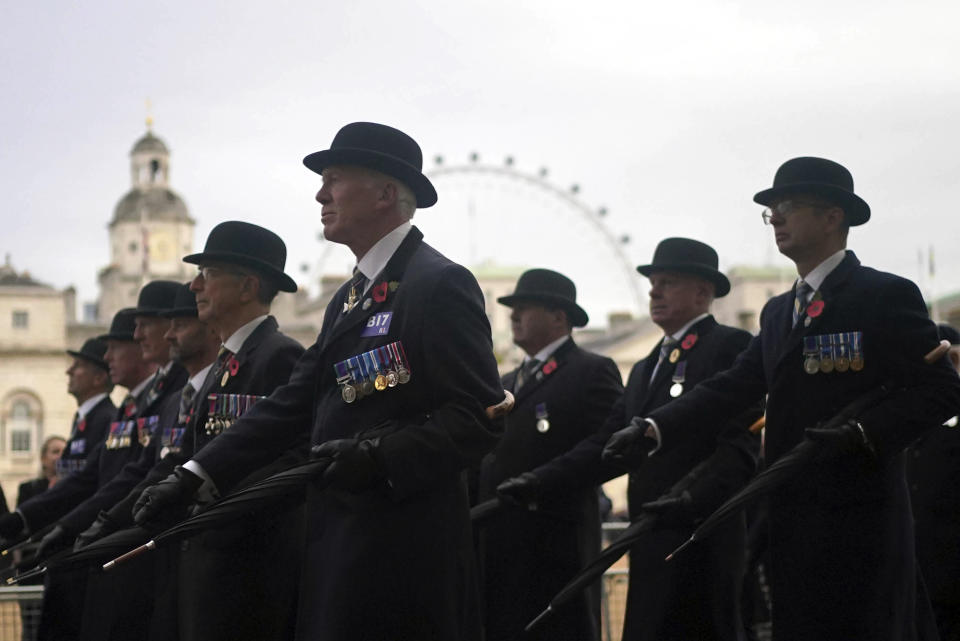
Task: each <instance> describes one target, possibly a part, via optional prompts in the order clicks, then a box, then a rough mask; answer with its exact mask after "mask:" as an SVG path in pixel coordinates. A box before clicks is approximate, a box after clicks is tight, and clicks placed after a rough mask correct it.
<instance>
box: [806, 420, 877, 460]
mask: <svg viewBox="0 0 960 641" xmlns="http://www.w3.org/2000/svg"><path fill="white" fill-rule="evenodd" d="M804 434H805V435H806V437H807V438H808V439H810V440H811V441H815V442H817V443H820V454H819V456H818V457H817V458H818V460H821V461H827V460H832V459H835V458H839V457H841V456H848V455H850V454H854V453H857V452H869V453H870V454H872V455H876V452H875V451H874V449H873V444H871V443H870V441H869V440H868V439H867V433H866V432H865V431H864V430H863V426H862V425H860V422H859V421H857V420H856V419H850V420H848V421H847V422H846V423H844V424H843V425H841V426H840V427H835V428H823V427H809V428H807V429H806V430H804Z"/></svg>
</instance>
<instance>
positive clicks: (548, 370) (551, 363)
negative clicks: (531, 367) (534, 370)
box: [540, 358, 557, 376]
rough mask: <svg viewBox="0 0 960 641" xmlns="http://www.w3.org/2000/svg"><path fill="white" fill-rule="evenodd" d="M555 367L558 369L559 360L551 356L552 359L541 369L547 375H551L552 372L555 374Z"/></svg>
mask: <svg viewBox="0 0 960 641" xmlns="http://www.w3.org/2000/svg"><path fill="white" fill-rule="evenodd" d="M555 369H557V361H556V359H554V358H551V359H550V360H548V361H547V363H546V365H544V366H543V369H541V370H540V371H541V372H543V374H544V375H545V376H549V375H550V374H553V371H554V370H555Z"/></svg>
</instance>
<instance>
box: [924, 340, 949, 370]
mask: <svg viewBox="0 0 960 641" xmlns="http://www.w3.org/2000/svg"><path fill="white" fill-rule="evenodd" d="M948 351H950V341H948V340H947V339H943V340H941V341H940V344H939V345H937V346H936V347H934V348H933V349H931V350H930V351H929V352H927V355H926V356H924V357H923V362H924V363H926V364H927V365H933V364H934V363H936V362H937V361H939V360H940V359H941V358H943V355H944V354H946V353H947V352H948Z"/></svg>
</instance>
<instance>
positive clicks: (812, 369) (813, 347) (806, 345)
mask: <svg viewBox="0 0 960 641" xmlns="http://www.w3.org/2000/svg"><path fill="white" fill-rule="evenodd" d="M817 353H818V351H817V341H816V337H814V336H804V337H803V371H805V372H806V373H807V374H816V373H817V372H819V371H820V361H819V360H818V359H817Z"/></svg>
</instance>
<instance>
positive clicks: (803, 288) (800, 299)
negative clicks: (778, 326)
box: [793, 278, 813, 327]
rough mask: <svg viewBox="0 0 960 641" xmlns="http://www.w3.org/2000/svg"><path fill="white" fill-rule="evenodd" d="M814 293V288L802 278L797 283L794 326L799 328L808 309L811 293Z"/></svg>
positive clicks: (794, 300)
mask: <svg viewBox="0 0 960 641" xmlns="http://www.w3.org/2000/svg"><path fill="white" fill-rule="evenodd" d="M812 291H813V288H812V287H810V285H809V284H808V283H806V282H804V280H803V279H802V278H801V279H800V280H798V281H797V295H796V298H794V299H793V326H794V327H796V326H797V322H798V321H799V320H800V317H801V316H803V314H804V310H806V308H807V299H808V298H809V297H810V292H812Z"/></svg>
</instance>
